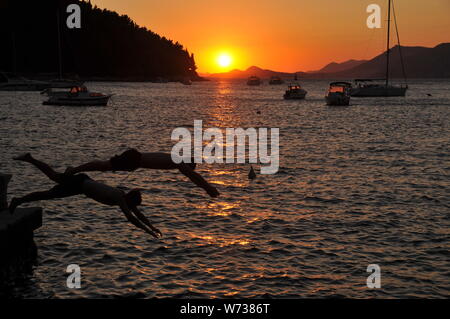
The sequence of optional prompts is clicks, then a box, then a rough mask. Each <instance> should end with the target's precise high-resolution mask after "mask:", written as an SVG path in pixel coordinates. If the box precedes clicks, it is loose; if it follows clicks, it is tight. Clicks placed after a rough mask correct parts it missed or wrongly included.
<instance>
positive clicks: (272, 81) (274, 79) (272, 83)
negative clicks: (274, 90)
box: [269, 76, 284, 85]
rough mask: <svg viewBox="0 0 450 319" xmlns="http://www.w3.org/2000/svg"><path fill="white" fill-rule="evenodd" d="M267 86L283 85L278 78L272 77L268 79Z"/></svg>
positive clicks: (281, 80)
mask: <svg viewBox="0 0 450 319" xmlns="http://www.w3.org/2000/svg"><path fill="white" fill-rule="evenodd" d="M269 84H270V85H280V84H284V81H283V79H282V78H280V77H279V76H272V77H271V78H270V81H269Z"/></svg>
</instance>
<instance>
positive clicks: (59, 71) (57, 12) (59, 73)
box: [56, 6, 62, 80]
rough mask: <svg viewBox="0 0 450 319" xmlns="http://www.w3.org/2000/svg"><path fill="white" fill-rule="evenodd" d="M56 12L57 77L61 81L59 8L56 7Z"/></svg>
mask: <svg viewBox="0 0 450 319" xmlns="http://www.w3.org/2000/svg"><path fill="white" fill-rule="evenodd" d="M56 10H57V11H56V23H57V24H58V25H57V27H58V29H57V30H58V63H59V64H58V67H59V69H58V76H59V79H60V80H61V79H62V57H61V26H60V23H59V6H58V8H57V9H56Z"/></svg>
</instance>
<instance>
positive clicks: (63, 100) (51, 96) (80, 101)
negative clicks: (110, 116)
mask: <svg viewBox="0 0 450 319" xmlns="http://www.w3.org/2000/svg"><path fill="white" fill-rule="evenodd" d="M42 94H47V95H48V100H46V101H44V102H43V104H44V105H58V106H106V105H108V101H109V99H110V98H111V96H112V94H103V93H97V92H90V91H89V90H88V89H87V88H86V87H85V86H84V85H81V86H74V87H72V88H71V89H70V91H59V90H54V89H53V88H49V89H47V90H45V91H43V92H42Z"/></svg>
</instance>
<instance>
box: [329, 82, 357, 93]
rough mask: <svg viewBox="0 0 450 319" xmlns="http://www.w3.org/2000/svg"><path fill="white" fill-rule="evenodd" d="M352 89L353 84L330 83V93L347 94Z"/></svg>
mask: <svg viewBox="0 0 450 319" xmlns="http://www.w3.org/2000/svg"><path fill="white" fill-rule="evenodd" d="M351 88H352V84H351V83H348V82H333V83H330V89H329V92H330V93H335V92H336V93H345V92H347V91H348V90H350V89H351Z"/></svg>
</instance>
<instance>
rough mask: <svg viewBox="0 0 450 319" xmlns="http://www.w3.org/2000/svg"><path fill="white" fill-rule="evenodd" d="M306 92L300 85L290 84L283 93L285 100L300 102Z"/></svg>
mask: <svg viewBox="0 0 450 319" xmlns="http://www.w3.org/2000/svg"><path fill="white" fill-rule="evenodd" d="M306 94H308V92H307V91H306V90H304V89H303V88H302V87H301V85H300V84H291V85H289V86H288V89H287V90H286V92H285V93H284V99H285V100H302V99H304V98H305V97H306Z"/></svg>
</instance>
